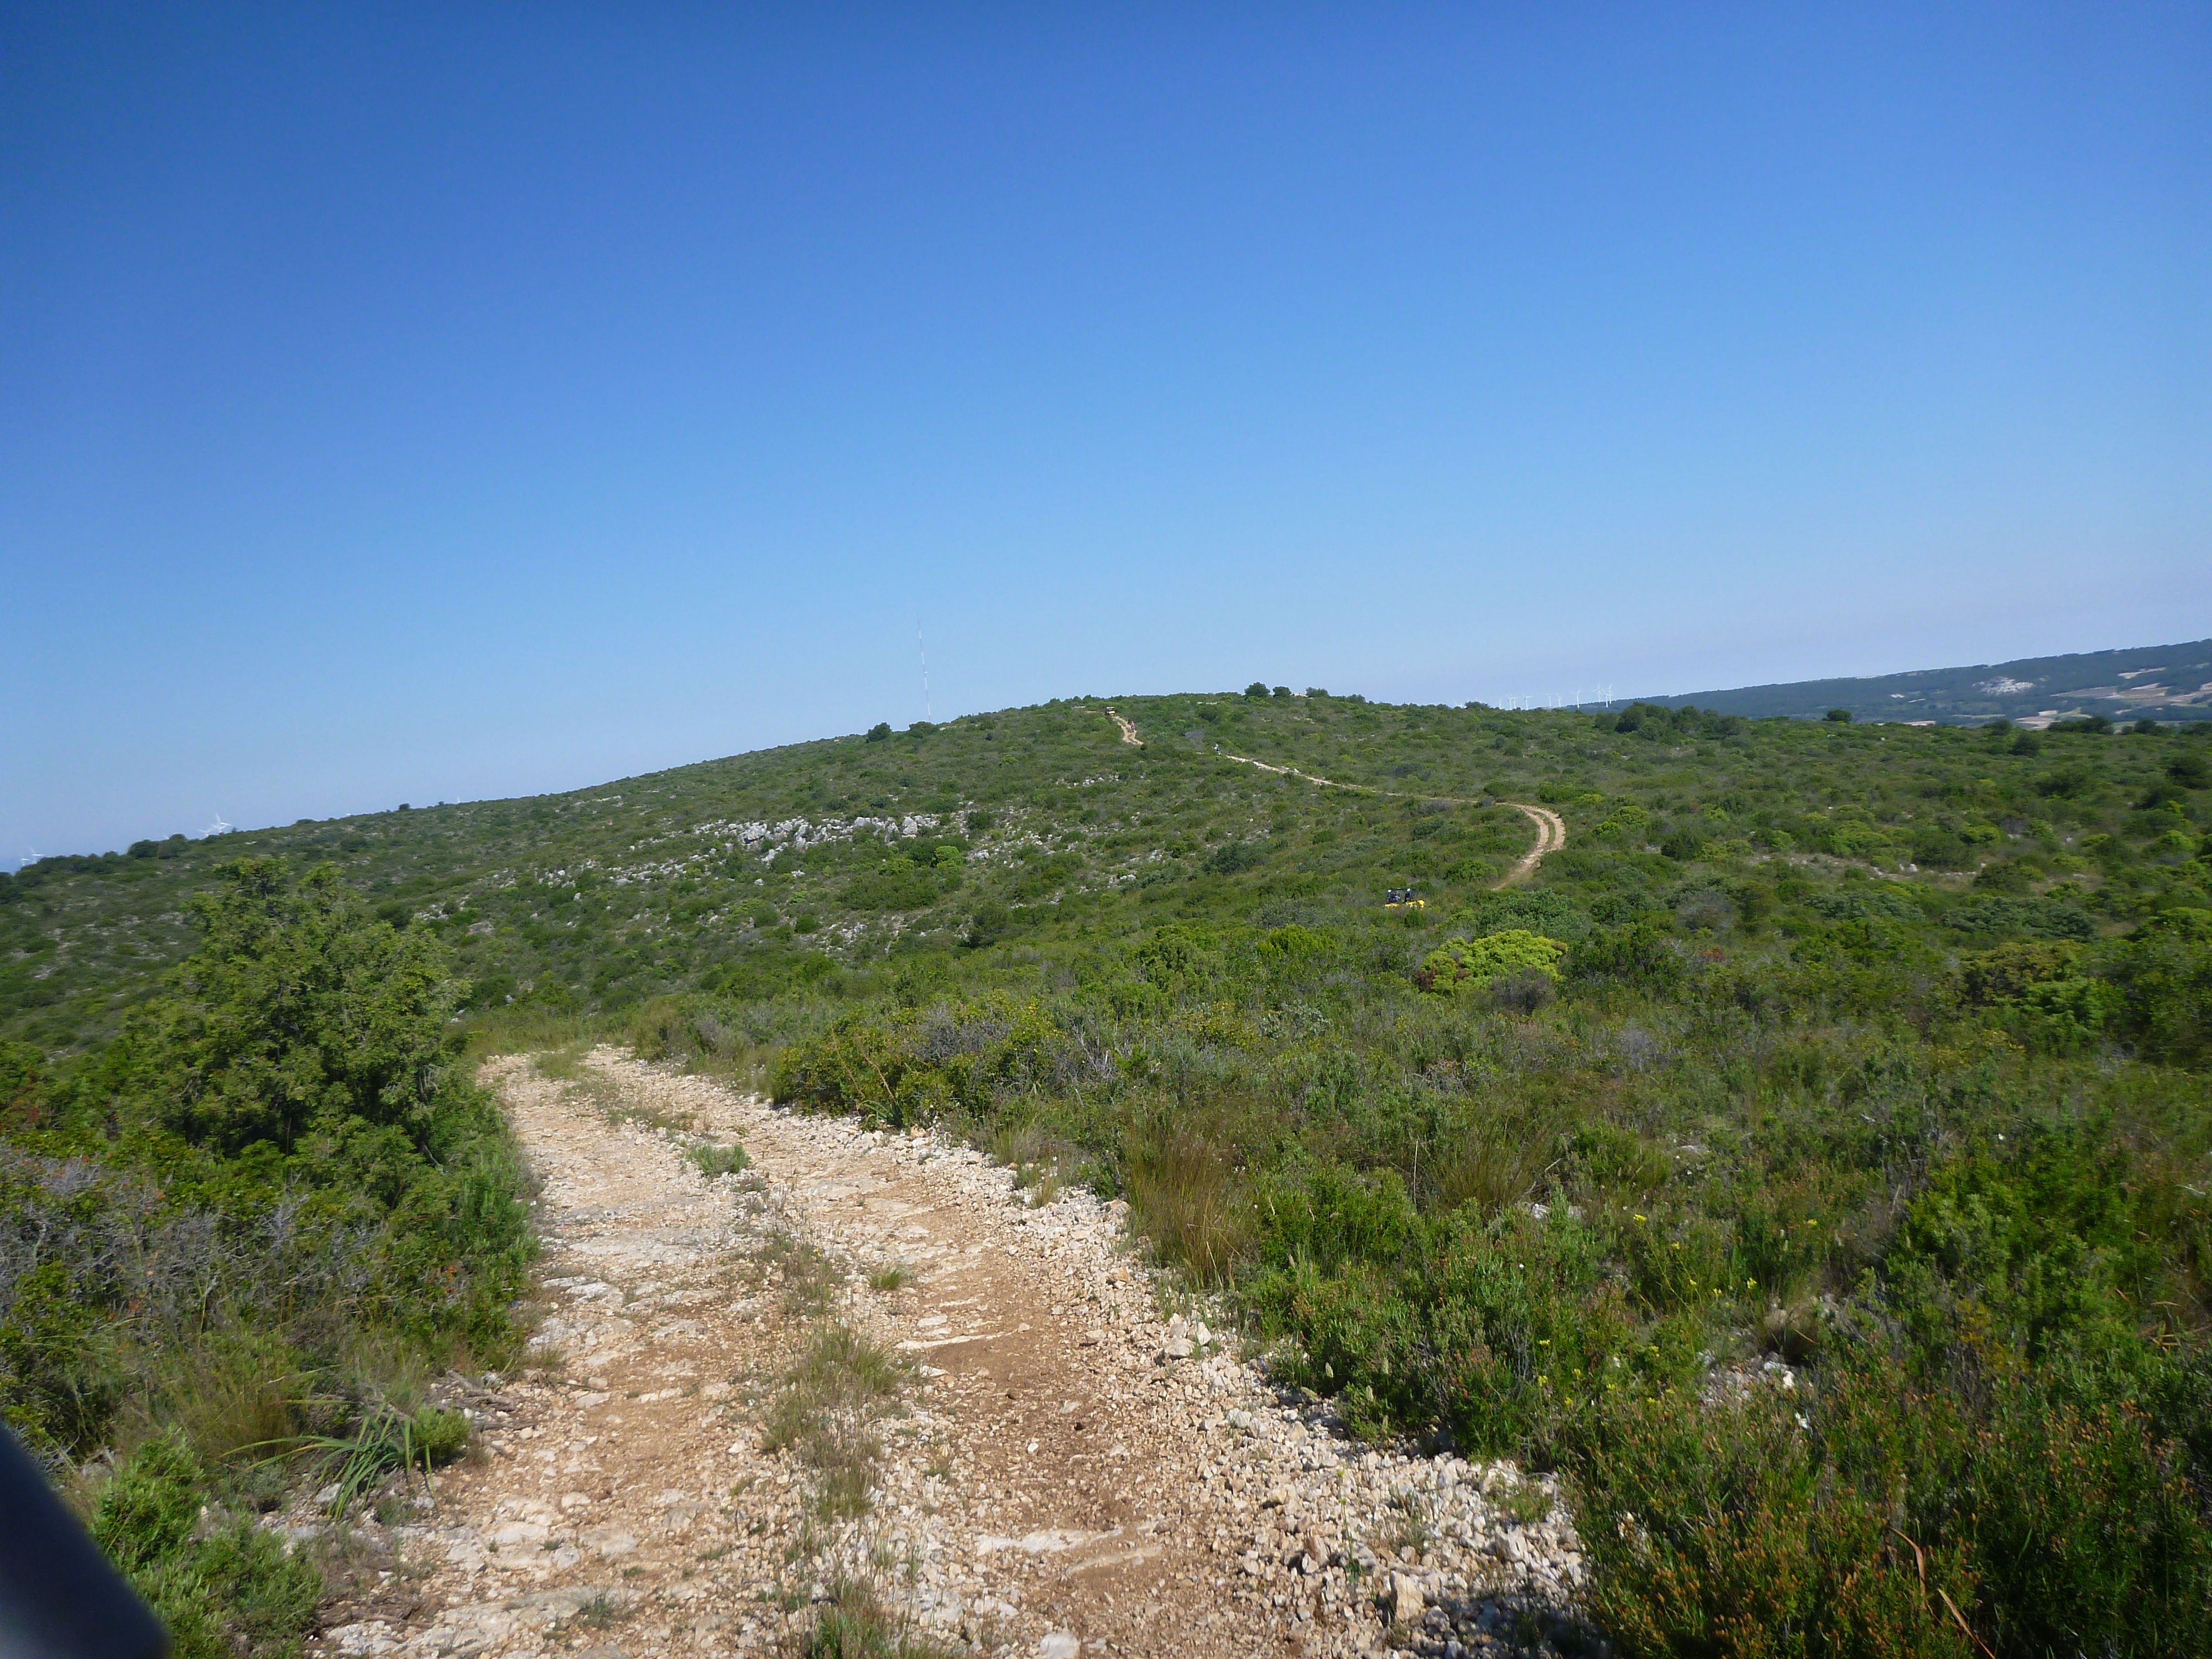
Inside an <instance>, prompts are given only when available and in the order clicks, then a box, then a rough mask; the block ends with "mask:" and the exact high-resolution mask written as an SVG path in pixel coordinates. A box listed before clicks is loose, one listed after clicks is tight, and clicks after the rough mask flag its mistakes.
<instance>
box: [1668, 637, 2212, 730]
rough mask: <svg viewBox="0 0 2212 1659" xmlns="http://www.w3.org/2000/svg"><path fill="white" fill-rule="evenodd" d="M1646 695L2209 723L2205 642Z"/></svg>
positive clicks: (1764, 707) (1905, 713)
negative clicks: (1867, 675) (1866, 676)
mask: <svg viewBox="0 0 2212 1659" xmlns="http://www.w3.org/2000/svg"><path fill="white" fill-rule="evenodd" d="M1644 701H1645V702H1656V703H1663V704H1665V705H1666V706H1667V707H1668V708H1681V707H1682V706H1683V705H1685V704H1686V703H1695V704H1696V705H1697V706H1698V707H1699V708H1710V709H1712V710H1714V711H1716V712H1717V713H1719V714H1746V715H1750V716H1753V717H1754V718H1756V717H1759V716H1766V715H1775V714H1786V715H1789V716H1791V717H1792V718H1795V719H1801V720H1818V719H1820V717H1821V716H1822V715H1824V714H1827V713H1828V711H1829V710H1830V709H1832V708H1846V709H1849V710H1850V714H1851V717H1852V718H1853V719H1854V720H1905V721H1910V722H1912V723H1914V724H1917V725H1940V726H1978V725H1981V724H1983V723H1984V722H1985V721H1989V720H2010V721H2011V722H2012V723H2013V724H2014V725H2015V726H2028V727H2031V728H2033V727H2041V726H2048V725H2050V724H2051V722H2052V721H2054V720H2083V719H2089V718H2093V717H2095V716H2098V715H2102V716H2103V717H2104V718H2105V719H2106V720H2111V721H2112V723H2113V724H2114V725H2115V726H2118V725H2119V724H2121V723H2122V722H2124V721H2128V720H2212V640H2196V641H2191V643H2189V644H2187V645H2146V646H2138V647H2134V648H2132V649H2130V650H2126V651H2081V652H2075V653H2070V654H2069V655H2066V656H2063V657H2022V658H2020V659H2018V660H2016V661H2013V662H1998V663H1979V664H1977V665H1974V666H1973V667H1972V668H1922V669H1916V670H1914V671H1912V672H1911V673H1909V674H1879V675H1873V676H1869V678H1863V679H1839V680H1797V681H1795V682H1792V683H1791V684H1787V685H1747V686H1743V687H1741V688H1739V689H1737V690H1733V691H1692V692H1687V693H1685V694H1683V695H1680V696H1665V697H1647V698H1645V699H1644Z"/></svg>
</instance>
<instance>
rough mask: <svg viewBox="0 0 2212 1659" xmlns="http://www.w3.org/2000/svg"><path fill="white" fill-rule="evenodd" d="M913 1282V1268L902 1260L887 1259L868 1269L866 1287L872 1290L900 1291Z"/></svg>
mask: <svg viewBox="0 0 2212 1659" xmlns="http://www.w3.org/2000/svg"><path fill="white" fill-rule="evenodd" d="M913 1283H914V1269H913V1268H911V1267H908V1266H907V1265H906V1263H905V1262H903V1261H889V1262H885V1263H884V1265H883V1266H882V1267H871V1268H870V1269H869V1270H868V1288H869V1289H870V1290H872V1291H902V1290H904V1289H905V1288H906V1287H907V1286H908V1285H911V1284H913Z"/></svg>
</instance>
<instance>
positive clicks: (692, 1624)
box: [321, 1049, 1580, 1659]
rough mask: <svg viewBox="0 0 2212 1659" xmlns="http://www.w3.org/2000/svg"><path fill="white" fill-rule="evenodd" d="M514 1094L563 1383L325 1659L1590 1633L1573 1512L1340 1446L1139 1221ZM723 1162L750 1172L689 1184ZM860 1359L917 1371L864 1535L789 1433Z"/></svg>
mask: <svg viewBox="0 0 2212 1659" xmlns="http://www.w3.org/2000/svg"><path fill="white" fill-rule="evenodd" d="M486 1080H487V1081H488V1082H489V1083H492V1084H494V1085H496V1086H497V1087H498V1088H499V1090H500V1091H501V1096H502V1097H503V1098H504V1100H505V1101H506V1103H507V1108H508V1110H509V1111H510V1113H511V1115H512V1116H513V1122H514V1125H515V1127H516V1130H517V1132H518V1133H519V1135H520V1139H521V1140H522V1143H523V1146H524V1147H525V1149H526V1152H527V1154H528V1156H529V1158H530V1160H531V1162H532V1166H533V1169H534V1170H535V1171H536V1173H537V1175H538V1178H539V1180H540V1182H542V1185H543V1195H542V1200H541V1204H540V1218H539V1220H540V1228H541V1233H542V1236H543V1238H544V1246H545V1251H544V1270H543V1285H544V1292H545V1295H546V1297H547V1299H548V1301H549V1303H550V1309H549V1310H548V1313H547V1316H546V1317H545V1319H544V1325H543V1327H542V1329H541V1331H540V1334H539V1336H538V1351H539V1353H540V1357H541V1358H543V1359H544V1361H545V1362H547V1363H545V1364H542V1365H540V1366H538V1367H537V1368H534V1369H533V1370H531V1371H530V1372H528V1373H526V1375H525V1376H523V1377H522V1378H520V1379H501V1378H499V1377H496V1376H492V1377H487V1378H486V1379H484V1383H483V1387H482V1389H479V1390H477V1391H476V1392H475V1393H473V1394H472V1395H470V1396H469V1397H470V1399H471V1401H472V1403H471V1412H472V1414H473V1415H474V1416H475V1418H476V1419H477V1426H478V1430H479V1433H478V1436H477V1450H476V1451H475V1452H474V1453H473V1454H472V1455H471V1458H470V1459H469V1460H468V1461H467V1462H464V1463H462V1464H459V1465H456V1466H454V1467H453V1468H452V1469H451V1470H449V1471H447V1472H445V1473H443V1474H441V1475H440V1477H439V1478H438V1482H437V1486H436V1493H435V1507H434V1508H433V1509H432V1510H430V1512H429V1513H428V1514H427V1515H423V1516H421V1517H420V1518H419V1520H417V1521H416V1522H413V1523H411V1524H401V1525H394V1526H392V1527H391V1528H389V1535H388V1537H368V1538H365V1541H364V1547H374V1548H376V1549H385V1550H388V1551H390V1552H391V1555H392V1560H393V1564H394V1565H393V1566H392V1569H391V1570H390V1571H384V1572H382V1573H380V1574H377V1575H374V1576H373V1578H374V1587H373V1588H371V1589H368V1590H366V1591H364V1592H363V1593H362V1595H360V1597H359V1598H358V1600H356V1601H355V1602H354V1603H353V1604H351V1605H349V1606H348V1607H342V1608H338V1609H334V1610H333V1612H332V1613H331V1617H330V1620H329V1623H330V1626H331V1627H330V1628H329V1629H328V1630H327V1632H326V1633H325V1636H324V1637H323V1638H321V1647H322V1650H323V1651H324V1652H325V1653H335V1654H346V1655H370V1654H404V1655H406V1656H410V1659H411V1656H425V1659H427V1656H441V1655H448V1654H470V1655H473V1654H483V1655H488V1656H489V1655H496V1656H506V1655H514V1656H522V1655H545V1654H576V1655H579V1656H584V1659H645V1656H648V1655H661V1654H669V1655H681V1654H693V1653H698V1654H708V1653H712V1654H746V1653H770V1652H788V1651H797V1650H800V1647H801V1644H803V1642H804V1640H805V1637H806V1635H807V1633H808V1632H810V1631H813V1630H815V1629H817V1626H820V1625H821V1624H822V1623H823V1621H824V1620H835V1619H836V1618H839V1617H842V1616H848V1615H854V1616H857V1613H858V1612H860V1611H867V1610H872V1613H871V1616H873V1617H875V1618H877V1619H878V1620H881V1621H884V1622H887V1623H888V1624H889V1625H890V1626H892V1627H894V1628H896V1629H899V1630H902V1631H903V1632H905V1634H906V1638H907V1639H908V1641H909V1642H910V1643H911V1644H914V1645H913V1649H912V1650H914V1651H917V1652H953V1653H957V1652H986V1651H992V1652H1005V1653H1019V1654H1038V1655H1042V1656H1045V1659H1073V1656H1075V1655H1078V1654H1086V1653H1088V1654H1146V1655H1152V1654H1158V1655H1186V1654H1187V1655H1252V1656H1264V1655H1268V1654H1278V1653H1279V1654H1285V1655H1288V1654H1336V1653H1352V1652H1370V1651H1380V1650H1387V1649H1400V1650H1413V1651H1419V1652H1422V1653H1426V1654H1434V1655H1438V1656H1444V1655H1455V1654H1457V1653H1461V1652H1468V1653H1473V1652H1482V1651H1487V1650H1505V1649H1513V1648H1527V1647H1529V1646H1539V1647H1541V1645H1542V1644H1543V1643H1544V1641H1545V1640H1546V1638H1547V1636H1557V1637H1559V1638H1561V1639H1563V1640H1564V1639H1565V1632H1569V1631H1571V1630H1572V1626H1571V1624H1569V1623H1566V1622H1563V1618H1562V1613H1561V1609H1562V1608H1563V1607H1564V1606H1565V1601H1566V1599H1567V1597H1568V1596H1569V1595H1571V1589H1572V1587H1573V1585H1574V1583H1576V1582H1577V1578H1578V1575H1579V1571H1580V1565H1579V1559H1578V1557H1577V1554H1576V1553H1575V1548H1574V1541H1573V1536H1572V1534H1571V1530H1570V1529H1569V1528H1568V1526H1567V1524H1566V1522H1565V1517H1564V1516H1563V1515H1561V1514H1560V1513H1559V1511H1558V1510H1557V1509H1556V1508H1555V1506H1554V1504H1553V1498H1552V1494H1551V1492H1550V1490H1549V1488H1548V1486H1546V1485H1545V1484H1543V1483H1541V1482H1537V1481H1534V1480H1524V1479H1522V1477H1520V1476H1519V1475H1517V1474H1516V1472H1515V1471H1513V1470H1512V1469H1511V1468H1510V1467H1508V1466H1504V1465H1498V1466H1491V1467H1485V1466H1481V1465H1471V1464H1468V1463H1467V1462H1462V1461H1460V1460H1457V1459H1454V1458H1450V1457H1443V1458H1437V1459H1423V1458H1419V1457H1415V1456H1411V1455H1405V1454H1402V1453H1395V1454H1393V1453H1383V1452H1380V1451H1376V1450H1372V1449H1362V1448H1360V1447H1359V1446H1358V1445H1357V1444H1356V1443H1350V1442H1346V1441H1345V1440H1343V1439H1341V1438H1340V1437H1338V1436H1337V1435H1335V1434H1334V1432H1333V1431H1332V1429H1331V1425H1329V1423H1328V1419H1327V1418H1326V1416H1325V1415H1323V1414H1322V1413H1321V1411H1320V1409H1319V1407H1318V1406H1317V1403H1316V1402H1314V1401H1310V1400H1309V1401H1304V1403H1303V1404H1301V1403H1299V1402H1295V1401H1291V1402H1285V1401H1284V1400H1282V1399H1279V1397H1278V1396H1277V1395H1275V1394H1274V1393H1273V1392H1272V1391H1271V1390H1270V1389H1268V1388H1267V1386H1266V1385H1265V1383H1264V1382H1263V1380H1262V1378H1261V1375H1260V1374H1259V1373H1258V1372H1257V1371H1256V1370H1254V1369H1253V1368H1252V1367H1251V1366H1249V1365H1248V1364H1245V1363H1244V1362H1243V1360H1241V1359H1240V1358H1237V1357H1236V1356H1235V1355H1234V1354H1233V1353H1232V1352H1230V1348H1229V1345H1228V1344H1227V1343H1226V1342H1225V1341H1224V1340H1222V1339H1221V1338H1219V1337H1218V1336H1217V1335H1216V1334H1215V1333H1214V1332H1212V1330H1210V1329H1209V1328H1207V1325H1206V1320H1205V1317H1204V1310H1200V1309H1195V1308H1191V1309H1188V1310H1185V1311H1183V1312H1182V1313H1176V1312H1174V1311H1172V1310H1170V1309H1169V1308H1168V1306H1167V1305H1166V1303H1165V1299H1164V1297H1165V1293H1164V1291H1163V1289H1162V1287H1161V1286H1160V1285H1158V1284H1157V1283H1156V1282H1155V1281H1154V1280H1153V1279H1152V1276H1151V1275H1150V1274H1149V1273H1147V1272H1146V1270H1145V1269H1144V1268H1143V1267H1142V1266H1141V1264H1140V1263H1139V1261H1137V1260H1136V1259H1135V1258H1134V1257H1133V1256H1132V1255H1130V1253H1129V1250H1128V1247H1127V1242H1126V1240H1125V1238H1124V1236H1123V1231H1122V1228H1121V1215H1120V1213H1119V1211H1120V1206H1103V1205H1101V1204H1099V1203H1098V1202H1097V1200H1096V1199H1095V1198H1093V1197H1092V1196H1091V1195H1090V1194H1087V1193H1081V1192H1074V1191H1068V1192H1062V1193H1059V1194H1054V1195H1051V1201H1049V1202H1047V1203H1042V1204H1038V1203H1036V1202H1035V1201H1034V1200H1035V1198H1036V1196H1038V1195H1039V1194H1036V1193H1034V1192H1033V1193H1030V1194H1022V1193H1019V1192H1018V1191H1016V1190H1015V1188H1014V1186H1013V1182H1012V1176H1011V1175H1010V1174H1009V1173H1008V1172H1007V1171H1006V1170H1003V1169H1000V1168H996V1167H994V1166H992V1165H990V1164H987V1163H986V1162H985V1161H984V1160H983V1159H982V1158H981V1157H980V1156H979V1155H978V1154H977V1153H975V1152H972V1151H969V1150H968V1149H965V1148H962V1147H958V1146H951V1145H949V1144H947V1143H945V1142H944V1141H942V1140H940V1139H937V1138H935V1137H933V1136H931V1135H928V1134H925V1133H910V1134H890V1133H882V1132H877V1133H869V1132H867V1131H866V1130H865V1129H863V1128H861V1127H859V1126H856V1125H854V1124H852V1123H850V1122H848V1121H836V1120H823V1119H815V1118H804V1117H797V1116H793V1115H788V1114H785V1113H781V1112H778V1111H776V1110H775V1109H771V1108H769V1107H768V1106H767V1105H765V1104H764V1103H761V1102H759V1101H757V1100H755V1099H750V1098H747V1097H744V1096H741V1095H739V1094H738V1093H736V1092H734V1091H731V1090H729V1089H726V1088H725V1087H723V1086H721V1085H718V1084H716V1083H714V1082H712V1081H710V1080H708V1079H703V1078H697V1077H690V1076H681V1075H671V1074H670V1073H665V1072H664V1071H661V1070H659V1069H656V1068H652V1067H647V1066H642V1065H640V1064H638V1063H636V1062H635V1061H633V1060H629V1059H627V1058H626V1057H625V1056H623V1055H622V1054H619V1053H617V1052H616V1051H613V1050H607V1049H602V1050H599V1051H598V1052H596V1053H595V1054H592V1055H591V1056H590V1057H589V1059H588V1060H587V1062H586V1065H585V1066H584V1067H583V1069H582V1071H581V1073H580V1075H579V1076H578V1077H577V1078H576V1079H573V1080H571V1081H568V1082H565V1083H564V1082H562V1081H559V1080H556V1079H548V1078H545V1077H542V1076H540V1075H538V1073H536V1072H535V1071H534V1070H533V1068H532V1065H531V1063H530V1062H529V1061H527V1060H521V1059H513V1060H500V1061H495V1062H494V1063H493V1064H492V1065H491V1066H489V1067H488V1068H487V1072H486ZM732 1140H738V1141H741V1142H742V1144H743V1145H744V1147H745V1149H746V1151H747V1152H749V1153H750V1158H751V1162H752V1167H751V1168H750V1170H745V1171H744V1172H742V1173H738V1174H723V1175H719V1176H708V1175H706V1174H703V1173H702V1170H701V1168H700V1167H699V1164H698V1163H697V1161H696V1159H695V1158H693V1157H692V1156H691V1155H690V1154H691V1153H692V1152H693V1151H694V1150H695V1149H696V1148H697V1147H699V1146H702V1145H706V1146H727V1145H729V1144H730V1143H731V1142H732ZM810 1297H811V1299H810ZM842 1332H850V1333H853V1334H854V1340H856V1341H858V1342H859V1343H860V1344H861V1345H862V1346H864V1347H865V1348H866V1350H867V1351H868V1352H875V1353H880V1354H889V1355H893V1356H896V1357H897V1358H899V1359H900V1360H901V1361H902V1362H903V1370H902V1374H901V1375H896V1376H894V1377H893V1379H892V1380H891V1381H890V1382H889V1383H886V1384H885V1388H886V1389H887V1390H888V1397H886V1398H885V1399H884V1400H883V1401H880V1402H879V1403H878V1406H876V1407H871V1408H870V1409H871V1410H872V1411H873V1412H874V1413H875V1414H874V1415H872V1416H869V1417H867V1418H866V1420H865V1421H862V1420H861V1419H860V1418H857V1417H853V1416H852V1415H851V1414H850V1413H848V1419H847V1420H846V1422H845V1429H846V1430H847V1431H848V1432H847V1433H846V1435H845V1439H844V1441H843V1442H842V1443H844V1444H846V1445H848V1447H849V1446H851V1445H854V1444H859V1445H860V1446H861V1447H862V1448H863V1449H864V1450H866V1449H868V1448H871V1447H872V1448H873V1449H874V1454H875V1455H873V1456H872V1460H870V1461H869V1462H868V1463H867V1466H866V1470H865V1472H864V1474H863V1477H862V1479H863V1484H864V1486H866V1494H865V1496H864V1497H863V1498H862V1499H861V1502H860V1504H854V1503H852V1502H851V1501H850V1500H851V1498H853V1496H854V1493H853V1492H852V1491H851V1490H850V1489H849V1487H848V1488H847V1489H845V1490H844V1492H843V1496H844V1498H845V1499H846V1500H847V1501H845V1502H844V1503H842V1505H841V1504H839V1503H838V1502H837V1501H836V1498H837V1495H838V1494H837V1491H836V1489H835V1488H836V1483H835V1481H834V1480H833V1479H832V1478H831V1477H830V1476H829V1475H828V1474H825V1473H824V1468H823V1467H821V1466H818V1465H814V1464H810V1463H809V1462H808V1457H807V1455H806V1452H805V1437H803V1436H800V1437H798V1438H797V1439H796V1440H791V1439H790V1437H789V1436H788V1433H787V1432H786V1439H787V1441H789V1442H790V1443H778V1442H777V1437H776V1433H775V1432H774V1431H773V1426H774V1425H775V1424H776V1423H778V1422H779V1421H781V1420H782V1419H779V1418H778V1416H777V1413H778V1411H779V1410H780V1409H783V1408H785V1407H788V1406H789V1403H790V1402H791V1401H792V1400H793V1399H794V1398H801V1403H804V1399H803V1397H802V1396H799V1395H796V1394H795V1392H794V1391H795V1390H796V1389H798V1388H799V1384H797V1383H793V1380H792V1379H793V1376H794V1375H802V1374H803V1375H804V1376H813V1375H814V1371H813V1370H805V1371H804V1372H803V1373H802V1372H800V1371H799V1370H798V1369H796V1368H799V1366H800V1362H801V1360H802V1358H804V1357H805V1356H808V1355H815V1356H817V1358H818V1356H819V1355H820V1354H821V1353H822V1352H824V1350H823V1347H822V1344H823V1340H825V1339H824V1333H831V1334H836V1333H842ZM839 1340H842V1338H840V1339H839ZM816 1369H818V1365H817V1368H816ZM856 1425H857V1429H856ZM771 1447H774V1449H771ZM854 1510H864V1512H860V1513H854ZM360 1530H361V1532H362V1534H380V1533H381V1532H382V1531H383V1529H382V1528H380V1526H379V1523H377V1522H374V1521H363V1522H361V1523H360ZM364 1582H368V1578H367V1577H365V1578H364Z"/></svg>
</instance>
